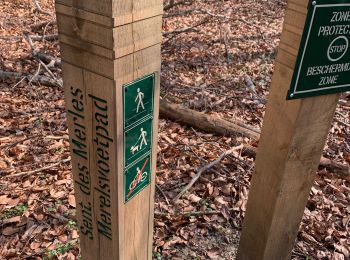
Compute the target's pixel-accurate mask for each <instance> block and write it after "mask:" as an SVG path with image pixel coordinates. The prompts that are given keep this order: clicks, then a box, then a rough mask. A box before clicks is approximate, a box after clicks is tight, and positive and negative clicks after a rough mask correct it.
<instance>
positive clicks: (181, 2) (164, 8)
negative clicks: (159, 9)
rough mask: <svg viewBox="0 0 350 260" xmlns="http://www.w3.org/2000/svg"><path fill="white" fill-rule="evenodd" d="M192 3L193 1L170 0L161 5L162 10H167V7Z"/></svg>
mask: <svg viewBox="0 0 350 260" xmlns="http://www.w3.org/2000/svg"><path fill="white" fill-rule="evenodd" d="M192 3H193V1H186V0H184V1H178V2H175V0H170V1H169V4H167V5H165V6H164V7H163V10H164V11H167V10H169V9H171V8H173V7H175V6H179V5H191V4H192Z"/></svg>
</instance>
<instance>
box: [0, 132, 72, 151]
mask: <svg viewBox="0 0 350 260" xmlns="http://www.w3.org/2000/svg"><path fill="white" fill-rule="evenodd" d="M37 137H42V138H43V139H49V140H61V139H64V140H69V137H68V136H67V135H64V136H53V135H48V136H43V135H42V134H38V135H32V136H28V137H26V138H23V139H21V140H18V141H16V142H14V143H10V144H4V145H1V146H0V149H4V148H7V147H13V146H15V145H17V144H20V143H23V142H25V141H27V140H30V139H34V138H37Z"/></svg>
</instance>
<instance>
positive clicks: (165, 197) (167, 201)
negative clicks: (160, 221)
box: [156, 184, 170, 205]
mask: <svg viewBox="0 0 350 260" xmlns="http://www.w3.org/2000/svg"><path fill="white" fill-rule="evenodd" d="M156 187H157V189H158V190H159V191H160V193H161V194H162V195H163V197H164V199H165V201H166V204H168V205H170V203H169V199H168V197H167V196H166V195H165V193H164V191H163V190H162V188H161V187H160V186H159V185H158V184H156Z"/></svg>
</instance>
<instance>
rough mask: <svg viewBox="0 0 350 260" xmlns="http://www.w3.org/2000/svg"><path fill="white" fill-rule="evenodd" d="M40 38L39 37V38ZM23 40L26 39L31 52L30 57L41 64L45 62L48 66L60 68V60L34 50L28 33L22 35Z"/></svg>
mask: <svg viewBox="0 0 350 260" xmlns="http://www.w3.org/2000/svg"><path fill="white" fill-rule="evenodd" d="M39 37H40V36H39ZM24 38H25V39H26V41H27V42H28V44H29V46H30V48H31V51H32V55H33V57H34V58H37V59H40V60H42V61H43V62H46V63H48V64H50V66H55V65H57V66H58V67H60V66H61V60H60V59H56V58H54V57H52V56H50V55H47V54H45V53H41V52H40V51H39V50H38V49H37V48H35V46H34V44H33V40H32V36H31V35H29V33H28V32H25V33H24ZM41 39H42V37H41Z"/></svg>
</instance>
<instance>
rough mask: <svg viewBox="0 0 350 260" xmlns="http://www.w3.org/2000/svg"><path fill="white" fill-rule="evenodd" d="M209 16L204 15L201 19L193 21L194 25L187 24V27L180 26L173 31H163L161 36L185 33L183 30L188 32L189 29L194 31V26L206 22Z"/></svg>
mask: <svg viewBox="0 0 350 260" xmlns="http://www.w3.org/2000/svg"><path fill="white" fill-rule="evenodd" d="M209 18H210V17H209V16H207V17H205V18H204V19H203V20H201V21H199V22H197V23H195V24H194V25H192V26H189V27H184V28H180V29H175V30H173V31H169V32H163V36H168V35H170V34H180V33H185V32H189V31H194V30H195V28H196V27H198V26H200V25H202V24H204V23H206V22H208V21H209V20H210V19H209Z"/></svg>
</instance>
